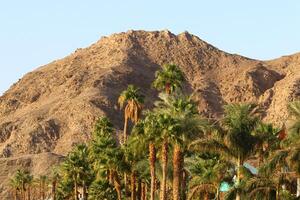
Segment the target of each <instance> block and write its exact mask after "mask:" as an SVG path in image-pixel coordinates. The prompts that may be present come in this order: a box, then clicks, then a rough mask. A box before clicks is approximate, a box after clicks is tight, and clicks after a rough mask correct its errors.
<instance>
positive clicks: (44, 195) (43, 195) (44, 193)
mask: <svg viewBox="0 0 300 200" xmlns="http://www.w3.org/2000/svg"><path fill="white" fill-rule="evenodd" d="M45 190H46V189H45V182H43V188H42V197H43V200H44V199H46V191H45Z"/></svg>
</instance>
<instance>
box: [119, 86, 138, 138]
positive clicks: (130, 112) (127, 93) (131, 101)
mask: <svg viewBox="0 0 300 200" xmlns="http://www.w3.org/2000/svg"><path fill="white" fill-rule="evenodd" d="M118 103H119V105H120V108H121V109H122V108H123V107H124V106H125V108H124V138H123V139H124V141H123V143H124V144H125V142H126V140H127V126H128V120H131V121H132V122H133V123H137V122H138V120H139V117H140V113H141V110H142V106H143V103H144V96H143V95H142V94H140V89H139V88H137V87H135V86H134V85H128V87H127V89H126V90H124V91H123V92H122V93H121V94H120V97H119V99H118Z"/></svg>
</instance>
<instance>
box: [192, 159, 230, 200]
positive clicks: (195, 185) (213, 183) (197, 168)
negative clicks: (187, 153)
mask: <svg viewBox="0 0 300 200" xmlns="http://www.w3.org/2000/svg"><path fill="white" fill-rule="evenodd" d="M187 164H188V166H187V169H188V171H189V173H190V174H191V180H190V184H189V185H190V194H189V199H193V197H194V196H195V195H196V194H199V193H201V194H203V195H204V199H208V198H209V196H210V195H214V196H215V199H218V194H219V187H220V184H221V182H222V180H223V179H224V178H225V176H226V175H227V174H228V168H229V167H231V165H230V163H226V162H225V161H223V160H221V159H219V158H218V157H216V156H213V155H211V156H209V157H207V156H206V157H205V158H201V157H200V156H198V155H193V156H192V157H190V158H188V159H187Z"/></svg>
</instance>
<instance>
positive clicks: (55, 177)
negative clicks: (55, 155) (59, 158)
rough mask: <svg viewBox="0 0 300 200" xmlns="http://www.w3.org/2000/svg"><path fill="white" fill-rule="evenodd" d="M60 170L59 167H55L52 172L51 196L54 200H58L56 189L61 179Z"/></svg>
mask: <svg viewBox="0 0 300 200" xmlns="http://www.w3.org/2000/svg"><path fill="white" fill-rule="evenodd" d="M59 178H60V176H59V171H58V168H57V167H54V168H53V169H52V172H51V176H50V181H51V196H52V200H56V189H57V183H58V180H59Z"/></svg>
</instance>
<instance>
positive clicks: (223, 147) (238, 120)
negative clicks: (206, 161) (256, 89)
mask: <svg viewBox="0 0 300 200" xmlns="http://www.w3.org/2000/svg"><path fill="white" fill-rule="evenodd" d="M224 108H225V115H224V118H223V124H222V125H223V126H224V133H222V132H216V136H215V137H208V138H205V139H200V140H198V141H196V142H194V143H193V144H192V147H193V148H195V149H197V150H202V151H205V152H214V153H219V154H220V155H221V156H222V158H223V159H224V160H228V161H231V162H233V163H235V167H236V173H237V174H236V184H235V185H236V187H237V188H238V187H239V185H240V182H241V168H242V165H243V163H244V162H245V161H246V160H247V159H248V158H249V157H250V156H251V155H252V154H253V149H254V147H255V145H256V137H255V136H253V132H254V131H255V129H256V127H257V124H258V122H259V121H260V120H259V116H258V115H257V107H256V106H255V105H253V104H230V105H227V106H225V107H224ZM240 199H241V194H240V191H239V190H237V193H236V200H240Z"/></svg>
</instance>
